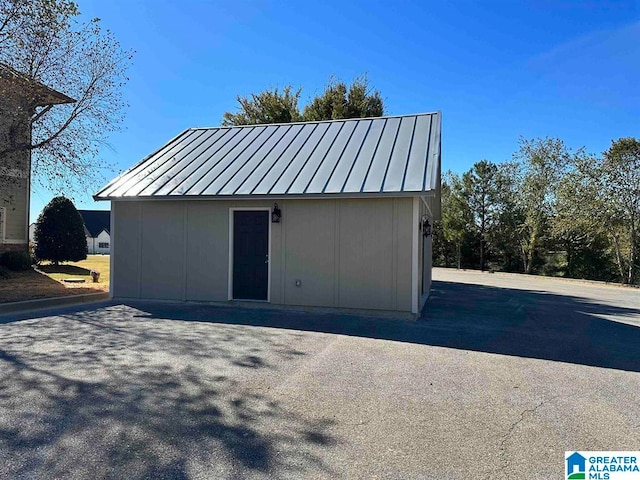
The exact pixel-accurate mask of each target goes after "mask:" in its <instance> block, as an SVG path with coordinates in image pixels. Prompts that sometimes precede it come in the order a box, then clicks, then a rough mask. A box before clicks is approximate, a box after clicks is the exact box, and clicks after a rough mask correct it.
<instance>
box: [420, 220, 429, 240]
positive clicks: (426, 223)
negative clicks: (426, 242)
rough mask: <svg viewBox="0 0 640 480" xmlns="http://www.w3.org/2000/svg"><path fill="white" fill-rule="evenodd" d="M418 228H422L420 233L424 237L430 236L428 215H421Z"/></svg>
mask: <svg viewBox="0 0 640 480" xmlns="http://www.w3.org/2000/svg"><path fill="white" fill-rule="evenodd" d="M420 229H421V230H422V235H424V236H425V237H430V236H431V223H429V217H428V216H426V215H423V216H422V221H421V222H420Z"/></svg>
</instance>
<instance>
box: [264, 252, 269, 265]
mask: <svg viewBox="0 0 640 480" xmlns="http://www.w3.org/2000/svg"><path fill="white" fill-rule="evenodd" d="M266 257H267V258H266V259H265V261H264V263H269V254H268V253H267V255H266Z"/></svg>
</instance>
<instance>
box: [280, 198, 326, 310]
mask: <svg viewBox="0 0 640 480" xmlns="http://www.w3.org/2000/svg"><path fill="white" fill-rule="evenodd" d="M285 206H286V210H283V215H284V216H283V222H282V224H281V225H279V227H280V229H282V230H285V234H286V245H285V249H284V254H283V256H282V258H284V263H283V264H282V265H281V271H282V272H283V275H282V276H281V278H282V279H283V281H284V299H283V300H280V302H281V303H287V304H292V305H316V306H323V307H330V306H334V305H336V298H335V261H334V259H335V255H336V240H335V229H336V225H335V223H336V221H335V216H336V202H335V201H334V200H327V201H298V202H287V203H286V204H285V205H283V207H285ZM296 280H299V281H300V286H299V287H297V286H296Z"/></svg>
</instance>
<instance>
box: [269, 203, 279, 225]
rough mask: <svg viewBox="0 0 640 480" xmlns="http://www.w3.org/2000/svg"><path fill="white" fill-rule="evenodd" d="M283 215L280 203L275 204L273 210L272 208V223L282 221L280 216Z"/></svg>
mask: <svg viewBox="0 0 640 480" xmlns="http://www.w3.org/2000/svg"><path fill="white" fill-rule="evenodd" d="M281 217H282V212H281V211H280V208H278V204H277V203H274V204H273V210H271V223H280V218H281Z"/></svg>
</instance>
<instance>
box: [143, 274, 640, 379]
mask: <svg viewBox="0 0 640 480" xmlns="http://www.w3.org/2000/svg"><path fill="white" fill-rule="evenodd" d="M131 305H133V306H135V307H136V308H139V309H141V310H143V311H145V312H147V315H148V316H150V317H155V318H165V319H175V320H191V321H199V322H215V323H222V324H237V325H253V326H264V327H275V328H286V329H292V330H302V331H315V332H325V333H334V334H341V335H351V336H359V337H366V338H378V339H384V340H394V341H399V342H410V343H417V344H421V345H433V346H439V347H449V348H457V349H465V350H473V351H478V352H487V353H497V354H502V355H515V356H519V357H529V358H538V359H544V360H553V361H559V362H568V363H576V364H582V365H590V366H595V367H605V368H615V369H620V370H628V371H635V372H640V327H639V326H640V309H635V308H626V307H618V306H612V305H607V304H604V303H595V302H593V301H592V300H590V299H587V298H580V297H572V296H567V295H556V294H551V293H548V292H539V291H531V290H517V289H508V288H497V287H490V286H483V285H472V284H463V283H454V282H442V281H436V282H434V283H433V286H432V295H431V298H430V299H429V301H428V302H427V305H426V306H425V310H424V311H423V316H422V318H421V319H420V320H419V321H417V322H404V321H398V320H389V319H376V318H364V317H359V316H350V315H335V314H318V313H308V312H304V311H282V310H280V311H279V310H261V309H251V310H249V309H231V308H215V307H197V308H196V307H193V306H189V305H183V306H180V305H172V306H169V305H161V304H139V303H132V304H131ZM603 317H610V318H615V320H612V319H607V318H603ZM625 321H627V322H630V323H635V325H632V324H627V323H623V322H625Z"/></svg>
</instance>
